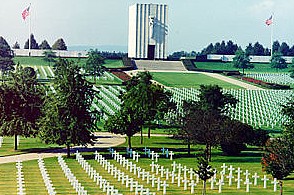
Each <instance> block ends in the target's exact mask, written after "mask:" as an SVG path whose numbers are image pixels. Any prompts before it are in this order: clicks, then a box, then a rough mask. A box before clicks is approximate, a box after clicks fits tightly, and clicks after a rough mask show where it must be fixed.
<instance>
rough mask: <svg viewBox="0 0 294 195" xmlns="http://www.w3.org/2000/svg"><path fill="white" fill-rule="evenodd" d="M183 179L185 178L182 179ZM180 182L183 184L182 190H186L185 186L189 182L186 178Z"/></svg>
mask: <svg viewBox="0 0 294 195" xmlns="http://www.w3.org/2000/svg"><path fill="white" fill-rule="evenodd" d="M184 178H185V177H184ZM182 182H183V183H184V190H187V186H188V182H189V180H187V179H186V178H185V179H183V180H182Z"/></svg>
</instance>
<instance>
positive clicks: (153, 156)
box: [109, 147, 174, 162]
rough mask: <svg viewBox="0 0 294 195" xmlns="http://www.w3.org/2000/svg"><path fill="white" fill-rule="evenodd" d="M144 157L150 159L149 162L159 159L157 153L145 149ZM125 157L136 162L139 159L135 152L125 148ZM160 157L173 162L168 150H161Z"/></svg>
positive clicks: (171, 154) (172, 153)
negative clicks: (127, 156)
mask: <svg viewBox="0 0 294 195" xmlns="http://www.w3.org/2000/svg"><path fill="white" fill-rule="evenodd" d="M111 150H113V149H112V148H110V149H109V151H111ZM143 150H144V155H145V156H148V158H151V160H152V161H153V160H155V162H158V159H159V157H160V154H159V153H156V152H154V151H151V149H148V148H147V147H145V148H144V149H143ZM126 151H127V155H129V157H130V158H133V160H136V162H138V158H139V157H140V155H139V153H138V152H136V151H133V150H132V149H131V148H127V149H126ZM161 151H162V155H163V156H165V157H166V158H169V159H170V160H173V156H174V152H173V151H169V150H168V149H165V148H162V149H161Z"/></svg>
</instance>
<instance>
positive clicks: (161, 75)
mask: <svg viewBox="0 0 294 195" xmlns="http://www.w3.org/2000/svg"><path fill="white" fill-rule="evenodd" d="M151 74H152V76H153V79H154V80H156V81H158V82H159V83H162V84H163V85H165V86H168V87H179V88H183V87H186V88H189V87H192V88H199V87H200V85H219V86H220V87H222V88H225V89H242V88H241V87H239V86H237V85H234V84H231V83H228V82H225V81H222V80H219V79H216V78H212V77H210V76H206V75H204V74H201V73H178V72H152V73H151Z"/></svg>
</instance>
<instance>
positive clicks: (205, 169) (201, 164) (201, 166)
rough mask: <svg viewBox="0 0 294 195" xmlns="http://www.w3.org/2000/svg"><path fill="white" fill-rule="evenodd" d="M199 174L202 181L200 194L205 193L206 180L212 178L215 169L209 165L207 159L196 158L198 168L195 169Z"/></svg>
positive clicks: (203, 194)
mask: <svg viewBox="0 0 294 195" xmlns="http://www.w3.org/2000/svg"><path fill="white" fill-rule="evenodd" d="M195 172H196V174H198V175H199V178H200V179H201V180H202V181H203V189H202V195H205V194H206V181H207V180H209V179H210V178H212V177H213V176H214V174H215V169H213V168H212V167H211V165H209V162H208V160H207V159H205V158H203V157H200V158H198V169H197V170H196V171H195Z"/></svg>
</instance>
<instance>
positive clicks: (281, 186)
mask: <svg viewBox="0 0 294 195" xmlns="http://www.w3.org/2000/svg"><path fill="white" fill-rule="evenodd" d="M279 184H280V195H283V181H282V180H280V181H279Z"/></svg>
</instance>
